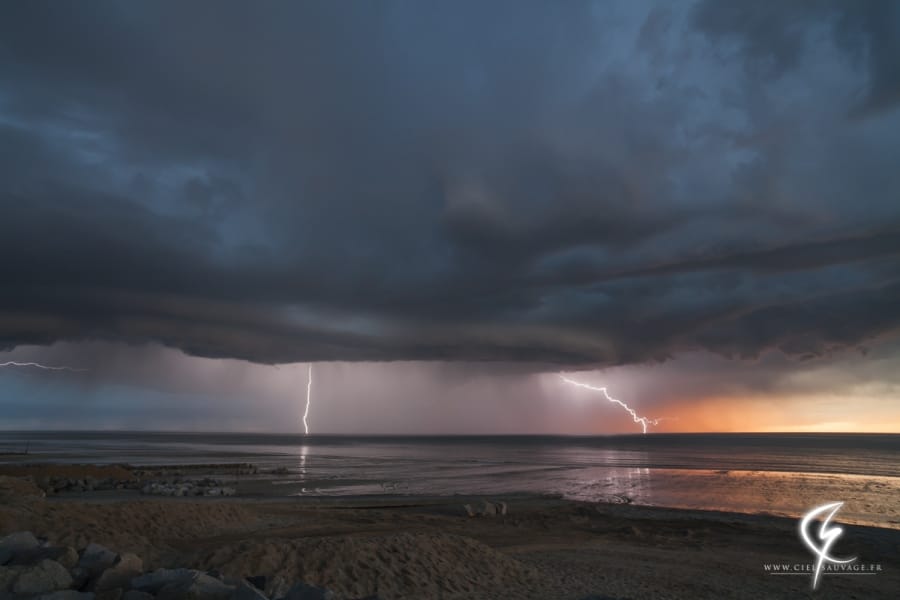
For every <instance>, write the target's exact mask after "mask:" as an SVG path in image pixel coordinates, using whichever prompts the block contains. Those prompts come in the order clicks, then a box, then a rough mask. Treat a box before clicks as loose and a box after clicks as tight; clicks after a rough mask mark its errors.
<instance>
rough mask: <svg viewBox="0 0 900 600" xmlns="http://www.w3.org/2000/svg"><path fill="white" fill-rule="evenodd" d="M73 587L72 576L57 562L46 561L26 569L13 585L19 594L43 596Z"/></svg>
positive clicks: (14, 590)
mask: <svg viewBox="0 0 900 600" xmlns="http://www.w3.org/2000/svg"><path fill="white" fill-rule="evenodd" d="M70 585H72V576H71V575H69V572H68V571H67V570H66V568H65V567H64V566H62V565H61V564H59V563H58V562H56V561H55V560H50V559H44V560H42V561H41V562H39V563H38V564H36V565H34V566H32V567H24V568H23V570H22V572H21V573H20V574H19V577H18V578H17V579H16V582H15V584H13V588H12V590H13V592H15V593H17V594H43V593H46V592H54V591H56V590H63V589H66V588H67V587H69V586H70Z"/></svg>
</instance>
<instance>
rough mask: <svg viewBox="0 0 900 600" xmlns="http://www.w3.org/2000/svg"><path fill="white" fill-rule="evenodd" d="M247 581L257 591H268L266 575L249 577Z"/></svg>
mask: <svg viewBox="0 0 900 600" xmlns="http://www.w3.org/2000/svg"><path fill="white" fill-rule="evenodd" d="M246 579H247V583H249V584H250V585H252V586H253V587H255V588H256V589H258V590H264V589H266V580H267V578H266V576H265V575H251V576H250V577H247V578H246Z"/></svg>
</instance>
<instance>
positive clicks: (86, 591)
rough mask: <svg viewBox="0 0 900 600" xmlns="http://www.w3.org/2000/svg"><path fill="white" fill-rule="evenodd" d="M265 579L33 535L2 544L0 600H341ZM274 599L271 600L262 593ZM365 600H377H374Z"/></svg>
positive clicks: (25, 534)
mask: <svg viewBox="0 0 900 600" xmlns="http://www.w3.org/2000/svg"><path fill="white" fill-rule="evenodd" d="M267 583H268V584H271V582H268V581H267V578H266V577H264V576H258V577H248V578H246V579H236V578H229V577H224V576H222V575H221V574H220V573H218V572H215V571H209V572H204V571H199V570H196V569H187V568H179V569H156V570H152V571H145V570H144V564H143V561H142V560H141V558H140V557H139V556H137V555H135V554H131V553H127V552H126V553H116V552H113V551H112V550H109V549H107V548H105V547H103V546H101V545H99V544H88V545H87V546H85V547H84V548H82V549H80V550H76V549H75V548H72V547H68V546H53V545H50V544H48V543H47V542H46V541H42V540H39V539H38V538H36V537H35V536H34V535H33V534H32V533H31V532H28V531H21V532H17V533H12V534H10V535H7V536H6V537H4V538H2V539H0V599H5V598H10V599H15V598H32V599H35V600H94V599H95V600H152V599H159V600H179V599H192V600H275V599H277V600H339V598H338V597H337V596H336V595H335V594H334V593H333V592H331V591H329V590H326V589H324V588H320V587H317V586H314V585H310V584H307V583H303V582H295V583H292V584H285V583H281V584H280V585H278V586H276V587H275V588H273V586H272V585H267ZM267 587H268V588H269V589H271V590H272V592H274V593H270V595H267V594H266V593H265V592H264V591H263V589H266V588H267ZM365 600H377V598H376V597H374V596H370V597H368V598H367V599H365Z"/></svg>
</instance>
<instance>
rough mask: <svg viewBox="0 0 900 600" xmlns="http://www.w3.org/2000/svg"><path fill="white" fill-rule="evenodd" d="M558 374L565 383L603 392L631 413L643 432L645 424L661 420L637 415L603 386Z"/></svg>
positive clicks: (645, 428) (657, 423)
mask: <svg viewBox="0 0 900 600" xmlns="http://www.w3.org/2000/svg"><path fill="white" fill-rule="evenodd" d="M559 376H560V378H561V379H562V380H563V381H565V382H566V383H570V384H572V385H576V386H578V387H581V388H584V389H586V390H593V391H595V392H600V393H601V394H603V396H604V397H605V398H606V399H607V400H609V401H610V402H613V403H615V404H618V405H619V406H621V407H622V408H624V409H625V410H627V411H628V414H630V415H631V418H632V419H634V422H635V423H640V424H641V428H642V429H643V432H644V433H647V426H648V425H659V422H660V421H662V419H649V418H647V417H639V416H638V414H637V413H636V412H635V411H634V409H633V408H631V407H630V406H628V405H627V404H625V403H624V402H622V401H621V400H618V399H616V398H613V397H612V396H610V395H609V392H607V391H606V388H605V387H597V386H594V385H589V384H587V383H581V382H580V381H575V380H574V379H569V378H568V377H566V376H565V375H563V374H562V373H560V374H559Z"/></svg>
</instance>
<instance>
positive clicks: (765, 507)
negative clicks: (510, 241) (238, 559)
mask: <svg viewBox="0 0 900 600" xmlns="http://www.w3.org/2000/svg"><path fill="white" fill-rule="evenodd" d="M26 451H27V454H22V453H24V452H26ZM13 462H15V463H22V462H28V463H39V462H64V463H91V464H130V465H134V466H146V465H189V464H190V465H197V464H223V463H225V464H230V463H252V464H254V465H256V466H257V467H259V471H260V473H259V474H258V475H256V476H254V477H259V478H265V479H267V480H268V482H269V483H271V484H272V485H271V486H269V487H270V489H272V490H274V492H273V493H274V494H276V495H284V496H308V497H323V496H328V497H333V496H369V495H372V496H397V497H403V496H453V495H461V496H476V495H478V496H482V495H483V496H490V497H495V498H498V499H502V498H503V496H504V495H515V494H532V495H542V496H555V497H561V498H567V499H573V500H581V501H587V502H600V503H615V504H634V505H642V506H660V507H670V508H684V509H696V510H715V511H726V512H738V513H750V514H770V515H779V516H790V517H797V516H801V515H803V514H804V513H806V512H807V511H809V510H810V509H811V508H813V507H815V506H818V505H821V504H824V503H826V502H836V501H842V502H844V507H843V508H842V510H841V513H840V516H841V520H842V521H843V522H847V523H856V524H863V525H873V526H877V527H887V528H892V529H900V435H897V434H815V433H798V434H731V433H729V434H648V435H620V436H589V437H572V436H542V435H529V436H462V435H461V436H349V435H341V436H338V435H285V434H245V433H171V432H165V433H163V432H159V433H156V432H109V431H104V432H58V431H57V432H52V431H42V432H37V431H18V432H11V431H7V432H0V464H3V463H13Z"/></svg>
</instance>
